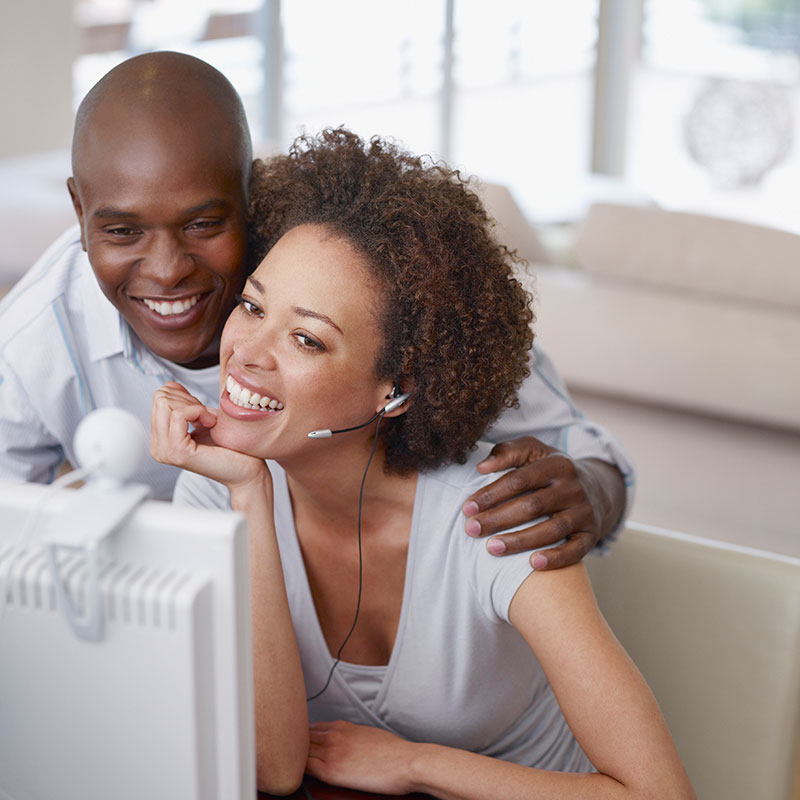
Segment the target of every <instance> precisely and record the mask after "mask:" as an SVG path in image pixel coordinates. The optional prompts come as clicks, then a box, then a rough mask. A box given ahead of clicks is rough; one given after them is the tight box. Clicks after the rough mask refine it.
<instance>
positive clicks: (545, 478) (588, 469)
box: [462, 436, 625, 569]
mask: <svg viewBox="0 0 800 800" xmlns="http://www.w3.org/2000/svg"><path fill="white" fill-rule="evenodd" d="M512 467H513V468H515V469H512V471H511V472H508V473H506V474H505V475H503V476H501V477H500V478H498V479H497V480H496V481H494V482H493V483H490V484H489V485H488V486H484V487H483V488H482V489H479V490H478V491H477V492H475V494H473V495H472V496H471V497H470V498H469V499H468V500H467V501H466V502H465V503H464V505H463V508H462V510H463V512H464V515H465V516H466V517H467V522H466V524H465V530H466V532H467V533H468V534H469V535H470V536H489V535H491V534H494V533H497V531H502V530H506V529H507V528H512V527H515V526H517V525H524V524H525V523H526V522H532V521H533V520H537V519H539V518H540V517H547V518H546V519H542V520H541V521H539V522H537V523H536V524H534V525H531V526H530V527H528V528H524V529H522V530H519V531H514V532H512V533H504V534H501V535H498V536H493V537H492V538H491V539H489V541H488V542H487V549H488V550H489V552H490V553H492V554H494V555H506V554H508V553H519V552H522V551H525V550H532V549H534V548H536V547H544V546H546V545H549V544H555V542H558V541H560V540H562V539H565V540H566V541H564V542H562V544H560V545H558V546H556V547H552V548H550V549H549V550H544V551H541V552H537V553H534V554H533V555H532V556H531V564H532V565H533V567H534V568H536V569H556V568H558V567H566V566H568V565H569V564H574V563H576V562H578V561H580V560H581V559H582V558H583V557H584V556H585V555H586V554H587V553H588V552H589V551H590V550H591V549H592V548H593V547H594V546H595V545H596V544H597V542H598V541H599V540H600V539H601V538H602V537H604V536H606V535H607V534H608V533H610V532H611V531H612V530H613V529H614V527H615V526H616V525H617V523H618V522H619V519H620V517H621V516H622V511H623V508H624V506H625V483H624V480H623V478H622V474H621V473H620V471H619V470H618V469H617V468H616V467H615V466H614V465H612V464H608V463H606V462H605V461H601V460H600V459H596V458H583V459H572V458H570V457H569V456H568V455H566V454H565V453H562V452H560V451H559V450H556V449H554V448H552V447H549V446H548V445H546V444H543V443H542V442H540V441H539V440H538V439H535V438H534V437H533V436H522V437H520V438H519V439H514V440H512V441H510V442H502V443H501V444H498V445H495V447H494V448H493V449H492V452H491V453H490V454H489V456H488V457H487V458H486V459H485V460H483V461H482V462H481V463H480V464H479V465H478V470H479V471H480V472H483V473H485V474H488V473H490V472H498V471H500V470H506V469H509V468H512Z"/></svg>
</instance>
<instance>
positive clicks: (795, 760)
mask: <svg viewBox="0 0 800 800" xmlns="http://www.w3.org/2000/svg"><path fill="white" fill-rule="evenodd" d="M586 563H587V566H588V568H589V572H590V574H591V576H592V583H593V585H594V587H595V592H596V594H597V597H598V602H599V604H600V607H601V608H602V609H603V612H604V614H605V616H606V618H607V619H608V621H609V623H610V625H611V627H612V628H613V630H614V632H615V633H616V634H617V637H618V638H619V639H620V641H621V642H622V643H623V645H624V646H625V648H626V649H627V650H628V652H629V653H630V655H631V656H632V657H633V659H634V661H635V662H636V664H637V665H638V667H639V669H640V670H641V671H642V673H643V674H644V676H645V678H646V679H647V681H648V683H649V684H650V687H651V688H652V690H653V693H654V694H655V696H656V698H657V700H658V701H659V704H660V705H661V708H662V711H663V712H664V716H665V717H666V720H667V723H668V724H669V727H670V730H671V731H672V735H673V737H674V739H675V744H676V746H677V748H678V751H679V752H680V755H681V758H682V759H683V762H684V764H685V766H686V769H687V772H688V773H689V777H690V778H691V780H692V784H693V786H694V788H695V791H696V792H697V796H698V798H700V800H756V799H758V800H762V798H763V800H790V799H792V798H793V799H794V800H797V799H798V798H800V559H793V558H787V557H783V556H775V555H773V554H770V553H764V552H760V551H756V550H750V549H745V548H740V547H736V546H733V545H728V544H724V543H720V542H715V541H712V540H708V539H702V538H698V537H691V536H685V535H682V534H675V533H671V532H668V531H664V530H659V529H656V528H651V527H647V526H636V525H631V526H629V527H628V529H627V530H625V531H624V533H623V534H622V536H621V537H620V539H619V541H618V542H617V543H616V544H615V545H614V552H613V555H612V556H610V557H607V558H604V557H600V556H594V555H593V556H590V557H589V558H588V559H587V562H586Z"/></svg>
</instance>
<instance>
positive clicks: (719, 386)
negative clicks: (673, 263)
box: [534, 266, 800, 430]
mask: <svg viewBox="0 0 800 800" xmlns="http://www.w3.org/2000/svg"><path fill="white" fill-rule="evenodd" d="M534 288H535V294H536V297H537V302H536V307H535V311H536V316H537V321H536V324H535V329H536V331H537V334H538V336H539V338H540V341H541V343H542V346H543V347H544V348H545V350H546V351H547V352H548V354H549V355H550V356H551V358H552V359H553V360H554V362H555V363H556V364H557V365H558V368H559V371H560V372H561V375H562V377H563V378H564V380H565V381H566V383H567V385H568V386H571V387H574V388H577V389H584V390H587V391H592V392H600V393H603V394H608V395H615V396H623V397H629V398H631V399H635V400H644V401H647V402H651V403H655V404H658V405H667V406H673V407H679V408H685V409H691V410H694V411H702V412H705V413H710V414H721V415H723V416H725V417H728V418H732V419H739V420H744V421H749V422H756V423H759V424H767V425H774V426H779V427H786V428H790V429H793V430H800V371H798V370H797V366H796V362H797V354H798V353H800V315H798V314H797V312H796V311H795V310H793V309H789V308H781V307H777V306H774V305H772V306H766V305H765V304H763V303H742V302H740V301H735V300H728V299H725V298H715V297H713V296H711V295H708V294H703V293H694V294H692V293H688V292H683V291H677V290H672V291H670V290H665V289H664V288H663V287H657V286H653V285H648V284H647V283H644V282H637V283H632V282H631V281H627V280H623V279H618V278H614V277H607V276H601V275H595V274H592V273H588V272H585V271H583V270H574V269H566V268H559V267H546V266H537V267H536V278H535V285H534Z"/></svg>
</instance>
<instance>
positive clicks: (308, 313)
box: [247, 275, 344, 336]
mask: <svg viewBox="0 0 800 800" xmlns="http://www.w3.org/2000/svg"><path fill="white" fill-rule="evenodd" d="M247 283H249V284H251V285H252V286H253V288H254V289H255V290H256V291H257V292H259V294H262V295H263V294H264V284H263V283H261V281H260V280H258V278H254V277H253V276H252V275H250V276H249V277H248V279H247ZM292 311H294V313H295V314H297V315H298V316H299V317H308V318H310V319H318V320H319V321H320V322H324V323H325V324H326V325H330V326H331V327H332V328H335V329H336V330H337V331H339V333H341V334H342V336H344V333H343V332H342V329H341V328H340V327H339V326H338V325H337V324H336V323H335V322H334V321H333V320H332V319H331V318H330V317H329V316H328V315H327V314H322V313H320V312H319V311H312V310H311V309H310V308H303V307H302V306H292Z"/></svg>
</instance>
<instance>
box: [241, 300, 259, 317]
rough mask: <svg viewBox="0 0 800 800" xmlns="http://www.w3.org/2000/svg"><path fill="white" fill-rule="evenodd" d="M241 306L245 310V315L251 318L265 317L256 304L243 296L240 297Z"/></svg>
mask: <svg viewBox="0 0 800 800" xmlns="http://www.w3.org/2000/svg"><path fill="white" fill-rule="evenodd" d="M239 305H240V306H241V308H242V309H243V310H244V312H245V314H249V315H250V316H251V317H261V316H263V314H262V311H261V309H260V308H259V307H258V306H257V305H256V304H255V303H253V302H252V301H250V300H248V299H247V298H246V297H242V296H241V295H239Z"/></svg>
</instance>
